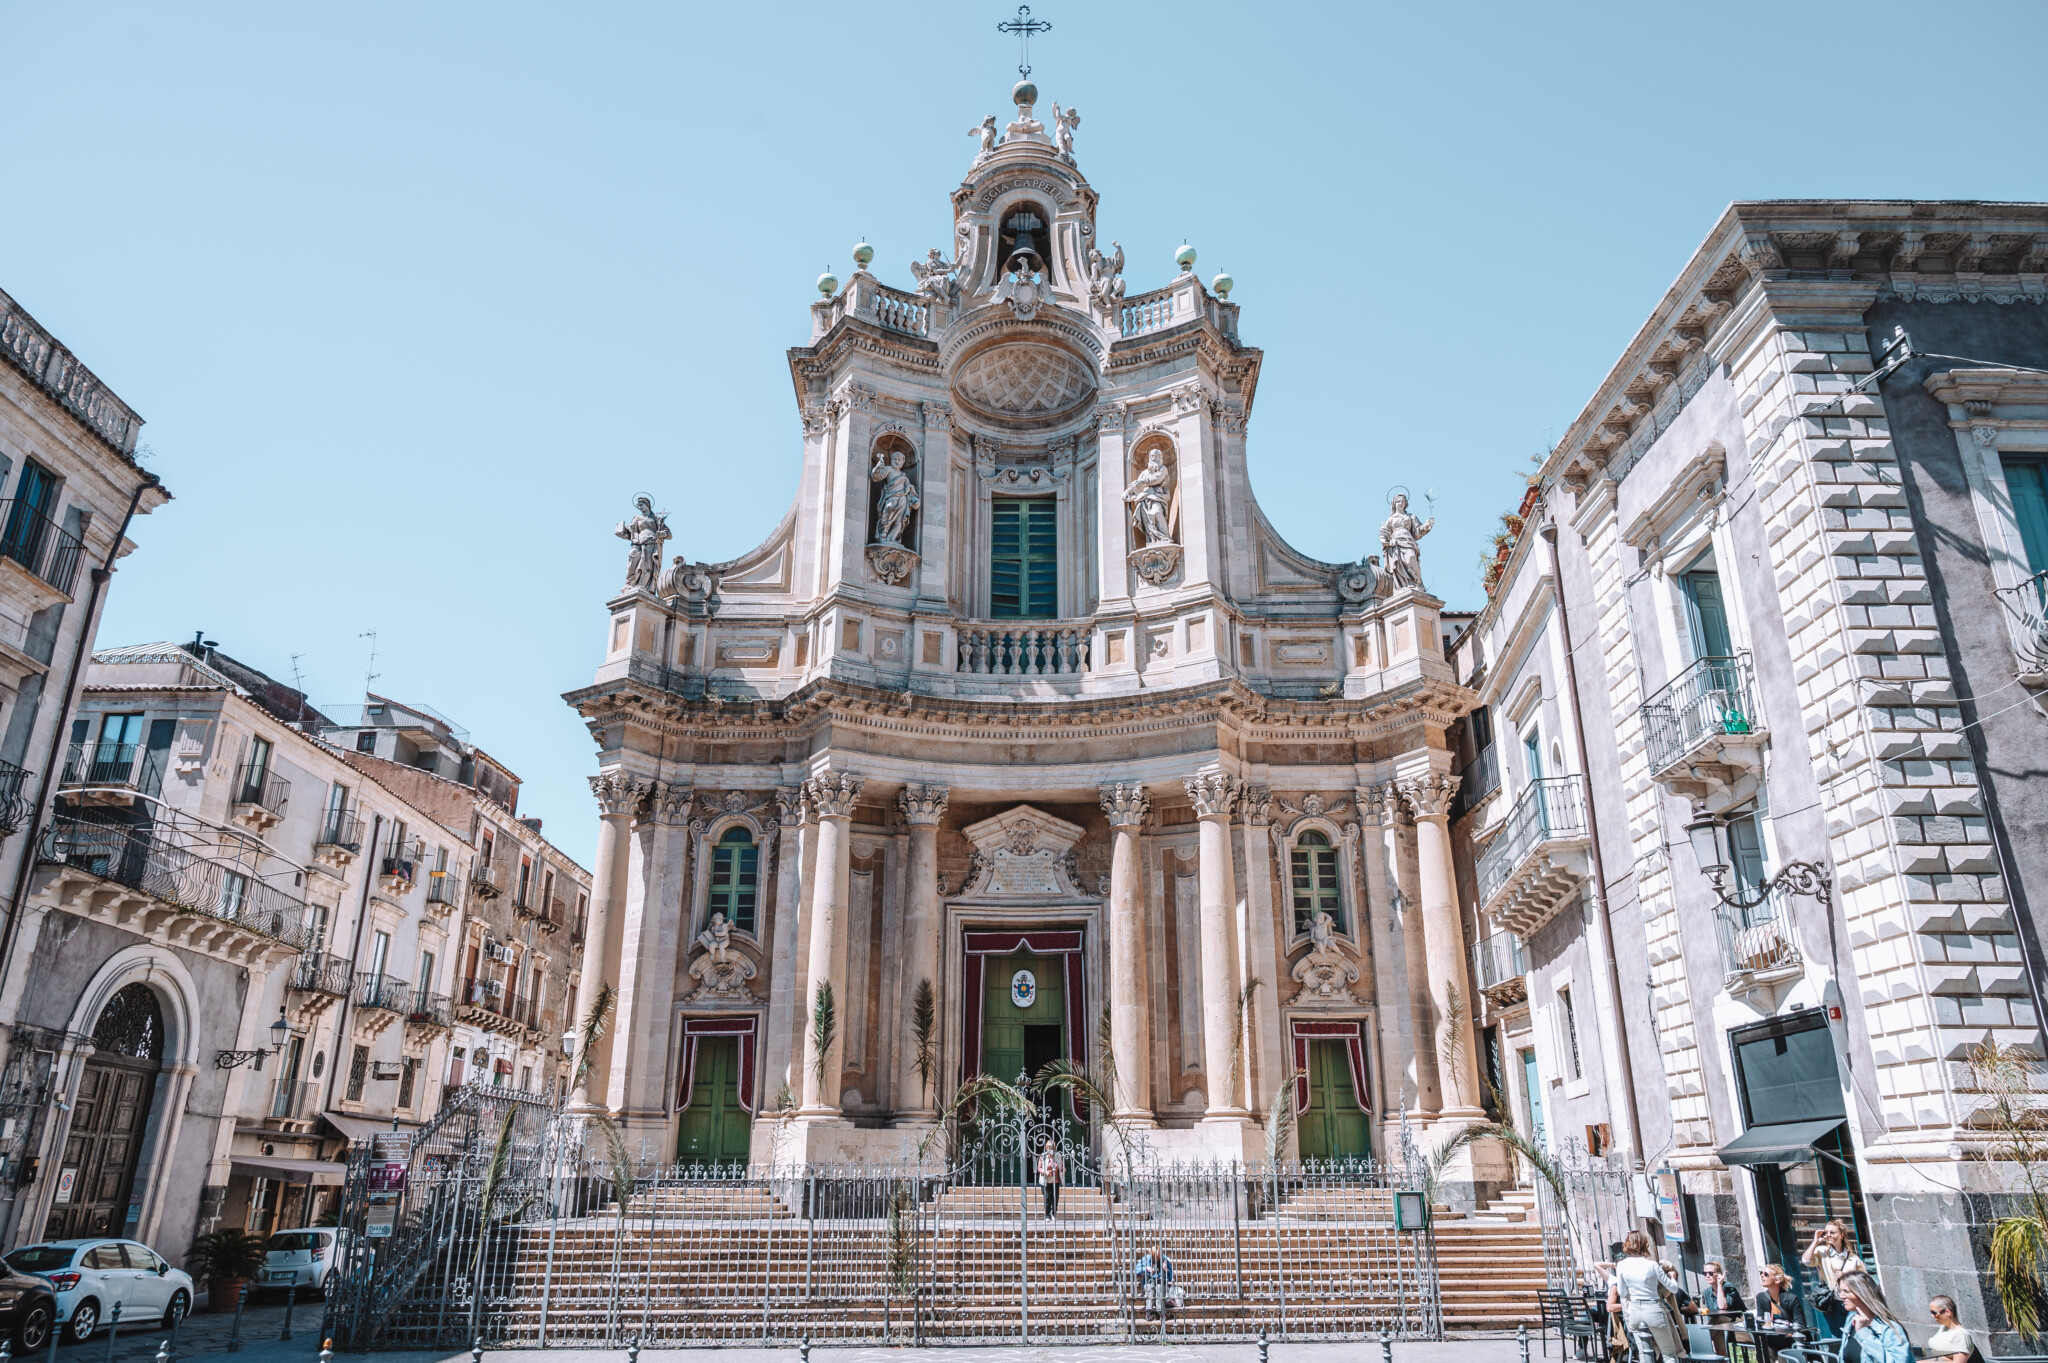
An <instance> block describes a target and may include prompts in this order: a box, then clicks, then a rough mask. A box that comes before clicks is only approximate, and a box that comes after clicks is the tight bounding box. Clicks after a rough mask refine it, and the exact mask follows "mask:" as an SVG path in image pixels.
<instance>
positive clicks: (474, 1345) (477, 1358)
mask: <svg viewBox="0 0 2048 1363" xmlns="http://www.w3.org/2000/svg"><path fill="white" fill-rule="evenodd" d="M469 1363H484V1337H483V1336H482V1335H478V1336H477V1337H476V1338H475V1339H474V1340H473V1341H471V1343H470V1346H469Z"/></svg>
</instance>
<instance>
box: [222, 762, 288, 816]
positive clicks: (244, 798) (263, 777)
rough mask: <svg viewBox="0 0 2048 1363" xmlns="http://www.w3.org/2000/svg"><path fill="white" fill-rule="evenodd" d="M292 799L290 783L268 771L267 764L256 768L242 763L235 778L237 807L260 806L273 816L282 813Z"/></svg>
mask: <svg viewBox="0 0 2048 1363" xmlns="http://www.w3.org/2000/svg"><path fill="white" fill-rule="evenodd" d="M291 797H292V783H291V782H289V781H287V780H285V779H284V778H283V777H282V776H279V775H278V774H277V773H276V772H274V771H272V770H270V767H269V764H268V763H265V764H264V765H262V766H257V765H256V764H255V763H253V762H244V763H243V764H242V769H241V771H239V772H238V773H236V776H235V799H234V803H236V804H238V805H260V806H262V807H263V808H264V809H267V810H269V811H270V812H271V813H273V814H282V813H284V810H285V806H286V805H287V804H288V803H290V801H291Z"/></svg>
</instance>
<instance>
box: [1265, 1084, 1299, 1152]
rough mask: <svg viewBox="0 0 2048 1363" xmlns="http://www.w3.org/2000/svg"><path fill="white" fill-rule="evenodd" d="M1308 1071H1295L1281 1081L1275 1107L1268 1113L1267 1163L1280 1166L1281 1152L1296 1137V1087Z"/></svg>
mask: <svg viewBox="0 0 2048 1363" xmlns="http://www.w3.org/2000/svg"><path fill="white" fill-rule="evenodd" d="M1305 1073H1307V1071H1306V1070H1295V1071H1294V1072H1292V1073H1291V1074H1289V1075H1288V1076H1287V1078H1286V1079H1284V1080H1283V1081H1281V1084H1280V1087H1279V1088H1278V1089H1277V1090H1275V1091H1274V1093H1273V1105H1272V1107H1270V1108H1268V1109H1267V1111H1266V1162H1267V1163H1268V1164H1278V1163H1279V1162H1280V1160H1281V1158H1282V1155H1281V1152H1282V1151H1284V1150H1285V1149H1286V1148H1287V1142H1288V1141H1289V1139H1291V1138H1292V1137H1293V1135H1294V1118H1295V1113H1294V1086H1295V1085H1296V1084H1298V1083H1300V1082H1301V1076H1302V1075H1303V1074H1305Z"/></svg>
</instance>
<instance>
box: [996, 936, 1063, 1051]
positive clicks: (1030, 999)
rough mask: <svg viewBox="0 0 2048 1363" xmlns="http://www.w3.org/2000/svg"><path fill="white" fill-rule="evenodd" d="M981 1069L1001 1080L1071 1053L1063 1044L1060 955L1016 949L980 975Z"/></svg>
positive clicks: (1061, 962) (1061, 959) (1061, 967)
mask: <svg viewBox="0 0 2048 1363" xmlns="http://www.w3.org/2000/svg"><path fill="white" fill-rule="evenodd" d="M982 980H983V983H982V1012H981V1072H982V1073H983V1074H986V1075H990V1076H993V1077H994V1078H997V1079H1000V1080H1002V1081H1003V1082H1005V1083H1010V1082H1013V1081H1014V1080H1015V1079H1016V1078H1017V1075H1018V1074H1019V1073H1023V1074H1025V1075H1028V1076H1029V1077H1030V1078H1032V1079H1034V1080H1035V1079H1037V1078H1038V1074H1039V1071H1040V1070H1042V1069H1044V1068H1045V1067H1046V1066H1047V1065H1049V1064H1051V1063H1052V1062H1053V1061H1055V1060H1064V1059H1066V1058H1067V1057H1068V1056H1069V1055H1071V1054H1073V1052H1072V1051H1070V1050H1069V1049H1068V1048H1067V994H1066V986H1065V980H1066V961H1065V958H1063V957H1060V956H1041V955H1039V954H1038V953H1037V952H1035V951H1017V952H1012V953H1011V954H1010V955H1008V956H995V957H991V958H989V962H988V965H987V967H986V973H985V974H984V975H983V976H982Z"/></svg>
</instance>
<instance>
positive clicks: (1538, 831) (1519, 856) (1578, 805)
mask: <svg viewBox="0 0 2048 1363" xmlns="http://www.w3.org/2000/svg"><path fill="white" fill-rule="evenodd" d="M1501 822H1502V827H1501V830H1500V831H1499V832H1498V833H1496V834H1495V835H1494V837H1493V840H1492V841H1491V842H1490V843H1488V844H1487V848H1486V851H1485V852H1484V853H1483V854H1481V856H1480V858H1479V864H1478V866H1477V867H1476V868H1475V869H1476V871H1477V872H1478V878H1479V899H1480V902H1481V903H1484V902H1485V901H1487V900H1489V899H1491V898H1492V897H1493V895H1494V893H1495V892H1496V891H1497V890H1499V889H1500V888H1501V886H1503V885H1505V884H1507V882H1508V880H1509V878H1510V877H1512V876H1513V875H1514V873H1515V871H1516V869H1517V868H1518V867H1520V866H1521V864H1522V863H1523V861H1525V860H1526V859H1527V858H1528V857H1529V856H1530V855H1531V854H1533V853H1534V852H1535V851H1536V849H1537V848H1538V847H1539V846H1541V845H1542V844H1544V843H1546V842H1549V841H1552V840H1553V839H1557V838H1566V837H1574V838H1583V837H1585V836H1586V785H1585V781H1584V780H1583V779H1582V778H1580V777H1577V776H1545V777H1543V778H1542V779H1540V780H1536V781H1531V782H1530V783H1529V788H1528V789H1527V790H1525V791H1523V792H1522V795H1521V798H1520V799H1518V800H1516V801H1515V807H1514V809H1513V810H1511V811H1510V812H1509V814H1508V816H1507V818H1506V819H1504V820H1502V821H1501Z"/></svg>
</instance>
